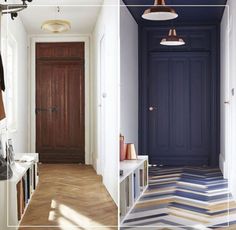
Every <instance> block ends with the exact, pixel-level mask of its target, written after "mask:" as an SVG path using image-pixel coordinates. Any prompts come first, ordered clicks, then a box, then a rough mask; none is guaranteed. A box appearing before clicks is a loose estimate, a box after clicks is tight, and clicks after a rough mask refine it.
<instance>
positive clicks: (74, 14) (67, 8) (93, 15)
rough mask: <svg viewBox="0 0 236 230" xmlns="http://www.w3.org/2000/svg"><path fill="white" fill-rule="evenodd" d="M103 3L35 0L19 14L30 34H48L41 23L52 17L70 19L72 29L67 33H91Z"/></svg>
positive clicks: (81, 0)
mask: <svg viewBox="0 0 236 230" xmlns="http://www.w3.org/2000/svg"><path fill="white" fill-rule="evenodd" d="M17 2H20V1H19V0H18V1H17ZM102 4H103V0H33V2H31V3H29V4H28V8H27V9H25V10H23V11H22V12H20V14H19V15H20V17H21V19H22V22H23V24H24V26H25V29H26V31H27V32H28V34H47V33H48V32H45V31H42V30H41V25H42V23H43V22H44V21H46V20H51V19H64V20H68V21H70V22H71V30H70V31H68V32H66V33H67V34H68V33H69V34H90V33H91V32H92V31H93V28H94V26H95V23H96V21H97V17H98V14H99V11H100V8H101V5H102ZM57 6H59V7H60V13H58V12H57Z"/></svg>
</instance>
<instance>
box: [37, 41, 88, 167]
mask: <svg viewBox="0 0 236 230" xmlns="http://www.w3.org/2000/svg"><path fill="white" fill-rule="evenodd" d="M36 60H37V61H36V62H37V63H36V150H37V152H38V153H39V156H40V161H41V162H43V163H84V158H85V137H84V136H85V124H84V100H85V99H84V43H38V44H37V45H36Z"/></svg>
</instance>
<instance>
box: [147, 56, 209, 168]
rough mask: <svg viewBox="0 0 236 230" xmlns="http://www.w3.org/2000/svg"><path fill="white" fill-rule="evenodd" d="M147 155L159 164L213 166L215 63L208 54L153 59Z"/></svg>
mask: <svg viewBox="0 0 236 230" xmlns="http://www.w3.org/2000/svg"><path fill="white" fill-rule="evenodd" d="M148 63H149V78H148V82H147V85H148V105H149V107H148V117H147V118H148V127H147V128H148V132H147V134H148V153H149V157H150V162H151V163H153V164H159V165H178V164H179V165H194V164H197V165H208V160H209V159H208V158H209V152H210V148H211V131H210V128H211V119H210V118H211V99H210V98H211V82H210V81H211V77H210V72H211V62H210V55H209V54H208V53H207V52H205V53H204V52H199V53H197V52H195V53H194V52H191V53H188V52H154V53H150V55H149V61H148Z"/></svg>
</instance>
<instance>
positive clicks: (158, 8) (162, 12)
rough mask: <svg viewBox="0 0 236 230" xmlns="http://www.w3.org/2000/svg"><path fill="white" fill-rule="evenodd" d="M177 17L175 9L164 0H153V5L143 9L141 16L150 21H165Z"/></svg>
mask: <svg viewBox="0 0 236 230" xmlns="http://www.w3.org/2000/svg"><path fill="white" fill-rule="evenodd" d="M177 17H178V14H177V13H176V12H175V10H174V9H173V8H171V7H169V6H166V5H165V0H155V2H154V6H152V7H150V8H149V9H147V10H145V11H144V13H143V15H142V18H143V19H146V20H151V21H165V20H171V19H175V18H177Z"/></svg>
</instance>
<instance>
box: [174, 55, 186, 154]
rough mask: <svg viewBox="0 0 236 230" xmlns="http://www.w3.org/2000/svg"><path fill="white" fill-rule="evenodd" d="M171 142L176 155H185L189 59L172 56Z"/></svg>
mask: <svg viewBox="0 0 236 230" xmlns="http://www.w3.org/2000/svg"><path fill="white" fill-rule="evenodd" d="M170 66H171V67H170V73H169V74H170V78H171V80H170V81H171V82H170V85H169V87H170V93H171V100H170V107H171V108H170V112H171V113H170V127H171V131H170V134H171V135H170V142H171V152H172V155H174V156H175V157H177V156H181V155H183V153H186V152H187V149H188V128H189V126H188V123H187V122H186V121H187V119H188V103H189V100H188V94H189V92H188V82H189V81H188V69H187V68H186V66H188V60H187V59H186V58H182V57H178V58H170Z"/></svg>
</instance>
